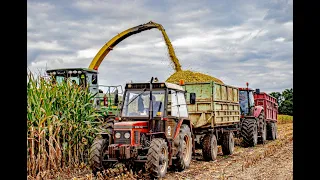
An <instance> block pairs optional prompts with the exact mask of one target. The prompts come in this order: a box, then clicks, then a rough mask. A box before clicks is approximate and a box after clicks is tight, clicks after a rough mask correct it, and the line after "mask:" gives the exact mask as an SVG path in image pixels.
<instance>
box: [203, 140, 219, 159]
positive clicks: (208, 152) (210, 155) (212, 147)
mask: <svg viewBox="0 0 320 180" xmlns="http://www.w3.org/2000/svg"><path fill="white" fill-rule="evenodd" d="M202 142H203V147H202V157H203V159H204V160H205V161H214V160H216V159H217V154H218V143H217V138H216V136H215V135H214V134H206V135H205V136H204V137H203V141H202Z"/></svg>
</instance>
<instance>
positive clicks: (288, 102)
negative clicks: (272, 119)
mask: <svg viewBox="0 0 320 180" xmlns="http://www.w3.org/2000/svg"><path fill="white" fill-rule="evenodd" d="M270 95H271V96H273V97H275V98H276V99H277V101H278V106H279V108H278V114H284V115H291V116H293V88H290V89H285V90H284V91H283V92H282V93H280V92H272V93H270Z"/></svg>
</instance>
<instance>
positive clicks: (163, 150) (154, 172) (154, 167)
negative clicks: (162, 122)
mask: <svg viewBox="0 0 320 180" xmlns="http://www.w3.org/2000/svg"><path fill="white" fill-rule="evenodd" d="M168 160H169V153H168V145H167V142H166V141H165V140H164V139H162V138H154V139H153V140H152V141H151V143H150V148H149V150H148V154H147V162H146V171H147V172H149V174H150V177H151V178H152V179H160V178H163V177H164V176H165V175H166V173H167V169H168Z"/></svg>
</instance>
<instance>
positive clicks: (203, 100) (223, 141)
mask: <svg viewBox="0 0 320 180" xmlns="http://www.w3.org/2000/svg"><path fill="white" fill-rule="evenodd" d="M181 86H182V87H183V88H184V89H185V91H186V92H187V94H189V95H190V97H192V98H186V99H187V108H188V115H189V119H190V120H191V122H192V125H193V126H192V129H193V134H194V141H195V146H194V147H195V149H202V154H203V158H204V159H205V160H215V159H216V156H217V151H218V147H217V146H218V145H221V147H222V152H223V154H225V155H228V154H232V153H233V150H234V137H235V136H237V135H238V132H239V128H240V105H239V89H238V88H237V87H233V86H229V85H225V84H219V83H216V82H213V81H212V82H201V83H183V84H182V85H181ZM192 100H193V101H195V103H194V104H193V103H190V101H192Z"/></svg>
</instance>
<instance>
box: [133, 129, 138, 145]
mask: <svg viewBox="0 0 320 180" xmlns="http://www.w3.org/2000/svg"><path fill="white" fill-rule="evenodd" d="M134 140H135V143H136V144H139V131H134Z"/></svg>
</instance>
